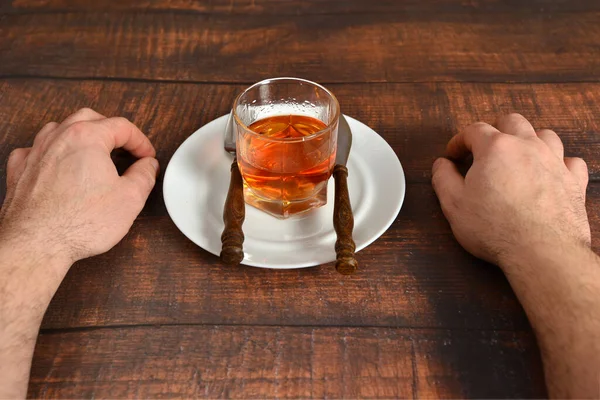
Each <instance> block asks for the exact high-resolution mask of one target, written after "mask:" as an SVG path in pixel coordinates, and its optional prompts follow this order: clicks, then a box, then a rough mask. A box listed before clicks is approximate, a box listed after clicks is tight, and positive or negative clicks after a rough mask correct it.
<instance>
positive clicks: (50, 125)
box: [41, 121, 58, 131]
mask: <svg viewBox="0 0 600 400" xmlns="http://www.w3.org/2000/svg"><path fill="white" fill-rule="evenodd" d="M56 127H58V123H56V122H54V121H52V122H48V123H47V124H45V125H44V126H43V127H42V129H41V130H43V131H47V130H51V129H54V128H56Z"/></svg>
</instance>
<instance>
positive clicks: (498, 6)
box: [0, 0, 600, 15]
mask: <svg viewBox="0 0 600 400" xmlns="http://www.w3.org/2000/svg"><path fill="white" fill-rule="evenodd" d="M3 1H4V2H5V3H6V10H7V12H9V11H10V12H25V11H27V12H32V11H37V12H50V11H54V12H56V11H92V10H96V11H114V10H122V11H149V10H152V11H185V12H188V13H189V12H198V13H211V14H244V15H249V14H250V15H254V14H283V15H288V14H292V15H293V14H301V15H314V14H333V13H336V14H348V13H416V12H420V13H423V12H438V13H439V12H455V13H463V14H464V13H468V12H473V11H485V12H514V13H519V12H523V11H531V12H539V13H553V12H554V13H555V12H569V11H598V10H600V5H599V4H598V2H597V1H595V0H558V1H557V0H529V1H527V2H523V1H519V0H470V1H464V0H428V1H423V0H403V1H397V0H378V1H372V2H369V1H364V0H302V1H280V0H235V1H231V0H212V1H190V0H144V1H139V0H120V1H112V0H97V1H92V2H91V1H88V0H13V1H11V0H3ZM1 3H2V1H0V4H1Z"/></svg>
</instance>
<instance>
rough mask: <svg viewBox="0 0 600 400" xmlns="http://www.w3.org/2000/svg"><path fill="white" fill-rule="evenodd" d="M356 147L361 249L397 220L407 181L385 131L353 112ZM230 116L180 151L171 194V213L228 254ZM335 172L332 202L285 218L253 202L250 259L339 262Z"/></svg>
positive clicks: (352, 170) (352, 185) (278, 263)
mask: <svg viewBox="0 0 600 400" xmlns="http://www.w3.org/2000/svg"><path fill="white" fill-rule="evenodd" d="M346 118H347V119H348V123H349V124H350V128H351V129H352V150H351V151H350V157H349V159H348V165H347V167H348V172H349V175H348V190H349V193H350V201H351V203H352V209H353V210H354V241H355V242H356V249H357V251H358V250H361V249H363V248H365V247H366V246H368V245H369V244H371V243H373V242H374V241H375V240H376V239H377V238H378V237H379V236H381V235H382V234H383V233H384V232H385V231H386V230H387V228H388V227H389V226H390V225H391V224H392V222H394V219H395V218H396V216H397V215H398V212H399V211H400V207H401V206H402V202H403V201H404V192H405V190H406V184H405V179H404V171H403V170H402V165H400V161H399V160H398V157H397V156H396V154H395V153H394V151H393V150H392V148H391V147H390V146H389V145H388V144H387V143H386V141H385V140H383V138H381V136H379V135H378V134H377V133H375V132H374V131H373V130H372V129H371V128H369V127H368V126H366V125H365V124H363V123H361V122H359V121H357V120H355V119H353V118H350V117H346ZM226 123H227V116H222V117H220V118H217V119H216V120H214V121H212V122H210V123H208V124H206V125H205V126H203V127H202V128H200V129H198V130H197V131H196V132H195V133H194V134H192V135H191V136H190V137H189V138H188V139H187V140H186V141H185V142H183V143H182V144H181V146H180V147H179V148H178V149H177V151H176V152H175V154H173V158H171V161H170V162H169V165H168V167H167V170H166V172H165V177H164V182H163V194H164V197H165V204H166V206H167V210H168V212H169V215H170V216H171V218H172V219H173V222H175V225H177V228H179V230H180V231H181V232H183V234H184V235H185V236H187V237H188V238H189V239H190V240H191V241H192V242H194V243H196V244H197V245H198V246H200V247H202V248H203V249H205V250H207V251H209V252H211V253H213V254H215V255H218V254H219V253H220V252H221V232H222V231H223V204H224V203H225V197H226V196H227V189H228V187H229V173H230V172H229V168H230V166H231V162H232V160H233V158H232V157H231V156H230V155H229V154H227V153H226V152H225V150H224V149H223V136H224V132H225V124H226ZM333 186H334V185H333V178H332V179H331V180H330V182H329V186H328V194H327V196H328V203H327V205H326V206H323V207H321V208H319V209H317V210H313V211H311V212H310V213H307V214H305V215H303V216H300V217H296V218H290V219H287V220H279V219H277V218H275V217H272V216H270V215H268V214H266V213H263V212H261V211H259V210H257V209H255V208H253V207H250V206H246V220H245V222H244V225H243V230H244V234H245V236H246V240H245V241H244V254H245V257H244V261H243V262H242V264H245V265H250V266H254V267H264V268H277V269H287V268H302V267H311V266H315V265H319V264H324V263H327V262H330V261H333V260H335V250H334V244H335V240H336V235H335V231H334V229H333V194H334V193H333Z"/></svg>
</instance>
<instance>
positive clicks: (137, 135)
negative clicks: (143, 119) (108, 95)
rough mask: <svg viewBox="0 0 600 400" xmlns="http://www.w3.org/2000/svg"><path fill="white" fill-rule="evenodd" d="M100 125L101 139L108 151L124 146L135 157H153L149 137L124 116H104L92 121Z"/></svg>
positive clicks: (152, 148)
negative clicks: (104, 117)
mask: <svg viewBox="0 0 600 400" xmlns="http://www.w3.org/2000/svg"><path fill="white" fill-rule="evenodd" d="M93 123H94V124H96V125H99V126H101V127H102V128H103V129H102V131H101V134H102V139H103V140H104V143H105V145H106V148H107V150H108V152H109V153H110V152H111V151H113V150H114V149H116V148H120V147H122V148H124V149H125V150H127V151H129V152H130V153H131V154H133V155H134V156H136V157H139V158H143V157H155V156H156V150H154V146H152V143H150V139H148V137H147V136H146V135H144V134H143V133H142V131H140V130H139V129H138V127H137V126H135V125H134V124H132V123H131V122H130V121H128V120H127V119H125V118H121V117H117V118H106V119H103V120H100V121H94V122H93Z"/></svg>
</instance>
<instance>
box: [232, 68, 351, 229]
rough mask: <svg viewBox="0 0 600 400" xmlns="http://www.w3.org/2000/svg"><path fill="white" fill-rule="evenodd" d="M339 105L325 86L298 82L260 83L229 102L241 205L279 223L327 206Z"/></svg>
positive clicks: (275, 81) (299, 80) (276, 80)
mask: <svg viewBox="0 0 600 400" xmlns="http://www.w3.org/2000/svg"><path fill="white" fill-rule="evenodd" d="M339 116H340V106H339V103H338V101H337V99H336V98H335V96H334V95H333V94H332V93H331V92H330V91H329V90H327V89H325V88H324V87H323V86H321V85H319V84H317V83H314V82H310V81H307V80H304V79H298V78H274V79H267V80H264V81H261V82H258V83H256V84H254V85H252V86H250V87H249V88H248V89H246V90H245V91H244V92H242V93H241V94H240V95H239V96H238V97H237V98H236V99H235V101H234V103H233V117H234V126H235V128H234V129H236V134H237V138H236V145H237V160H238V165H239V167H240V172H241V174H242V178H243V181H244V200H245V201H246V203H247V204H250V205H252V206H254V207H256V208H258V209H260V210H262V211H265V212H267V213H269V214H271V215H274V216H275V217H278V218H288V217H290V216H293V215H298V214H302V213H305V212H307V211H309V210H312V209H314V208H317V207H321V206H323V205H325V204H326V203H327V181H328V179H329V177H330V176H331V172H332V170H333V167H334V165H335V155H336V148H337V132H338V121H339Z"/></svg>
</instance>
